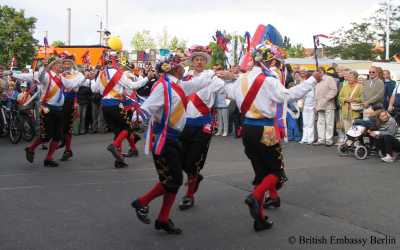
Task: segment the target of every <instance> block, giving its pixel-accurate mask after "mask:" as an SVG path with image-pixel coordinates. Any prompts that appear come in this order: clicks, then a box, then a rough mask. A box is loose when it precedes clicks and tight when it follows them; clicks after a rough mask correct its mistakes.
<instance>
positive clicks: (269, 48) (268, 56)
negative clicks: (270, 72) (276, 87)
mask: <svg viewBox="0 0 400 250" xmlns="http://www.w3.org/2000/svg"><path fill="white" fill-rule="evenodd" d="M252 57H253V59H254V61H255V62H268V61H271V60H272V59H275V60H278V61H279V62H281V63H283V62H284V60H285V58H287V53H286V51H285V50H284V49H282V48H280V47H278V46H276V45H273V44H272V43H271V42H269V41H266V42H264V43H262V44H259V45H257V47H255V48H254V49H253V51H252Z"/></svg>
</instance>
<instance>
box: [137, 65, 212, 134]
mask: <svg viewBox="0 0 400 250" xmlns="http://www.w3.org/2000/svg"><path fill="white" fill-rule="evenodd" d="M167 76H168V78H169V79H170V80H171V82H174V83H176V84H179V86H181V87H182V89H183V91H184V92H185V95H186V96H188V95H191V94H193V93H195V92H197V91H199V90H200V89H202V88H204V87H207V86H208V85H210V84H211V74H209V73H208V72H204V73H201V74H199V75H197V76H195V77H193V78H192V79H190V80H188V81H179V80H178V79H177V78H176V77H174V76H172V75H170V74H167ZM155 84H156V85H155V87H154V89H153V91H152V92H151V94H150V96H149V97H148V98H147V99H146V100H145V101H144V103H143V104H142V106H141V108H142V109H143V110H145V111H146V112H148V113H149V114H150V115H151V116H152V119H153V121H155V122H157V123H160V122H161V118H162V115H163V112H164V87H163V85H162V84H158V83H155ZM171 97H172V98H171V99H172V100H171V107H170V109H171V110H170V117H169V121H168V126H169V127H170V128H172V129H175V130H178V131H182V130H183V128H184V127H185V124H186V118H187V113H186V110H185V107H184V105H183V102H182V99H181V98H180V96H179V95H178V93H177V92H176V91H175V90H174V89H172V93H171Z"/></svg>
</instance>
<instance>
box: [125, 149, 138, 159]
mask: <svg viewBox="0 0 400 250" xmlns="http://www.w3.org/2000/svg"><path fill="white" fill-rule="evenodd" d="M138 155H139V151H137V149H135V150H132V149H129V151H128V153H124V154H123V156H124V157H127V158H130V157H138Z"/></svg>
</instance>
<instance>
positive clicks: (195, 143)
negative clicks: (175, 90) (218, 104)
mask: <svg viewBox="0 0 400 250" xmlns="http://www.w3.org/2000/svg"><path fill="white" fill-rule="evenodd" d="M189 53H190V54H191V55H190V59H191V64H192V69H193V70H192V71H190V72H189V73H188V75H187V76H186V77H185V79H191V78H193V77H196V76H198V75H200V74H201V73H202V72H203V71H204V68H205V67H206V66H207V64H209V63H210V61H211V57H210V54H209V53H210V50H209V49H208V48H207V47H202V46H193V47H192V48H191V49H190V50H189ZM207 71H208V74H211V75H212V74H214V73H213V71H211V70H207ZM223 87H224V81H223V80H221V79H219V78H217V77H215V78H214V79H213V81H212V83H211V84H210V85H209V86H208V87H206V88H203V89H201V90H200V91H198V92H196V93H194V94H192V95H190V96H189V97H188V105H187V109H186V114H187V120H186V125H185V129H184V130H183V132H182V136H181V140H182V153H183V166H182V167H183V171H184V172H185V173H186V174H187V176H188V182H187V184H188V188H187V191H186V195H185V196H184V197H183V198H182V201H181V203H180V205H179V209H181V210H186V209H189V208H191V207H193V205H194V194H195V193H196V192H197V190H198V188H199V184H200V182H201V181H202V180H203V176H202V175H201V174H200V170H201V169H202V168H203V167H204V164H205V161H206V158H207V153H208V147H209V145H210V141H211V137H212V130H213V128H212V126H211V118H212V117H211V109H212V107H213V105H214V102H215V97H216V93H217V92H218V91H221V90H223Z"/></svg>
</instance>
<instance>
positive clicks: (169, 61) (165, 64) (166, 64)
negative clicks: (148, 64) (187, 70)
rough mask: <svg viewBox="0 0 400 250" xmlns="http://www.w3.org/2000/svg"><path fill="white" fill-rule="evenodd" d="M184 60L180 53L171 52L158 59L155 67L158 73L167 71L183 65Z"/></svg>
mask: <svg viewBox="0 0 400 250" xmlns="http://www.w3.org/2000/svg"><path fill="white" fill-rule="evenodd" d="M185 62H186V58H185V57H184V56H182V55H181V54H176V53H172V54H170V55H169V56H168V57H167V58H165V59H163V60H160V61H159V62H158V63H157V66H156V69H157V71H158V72H159V73H168V72H171V71H172V70H174V69H175V68H177V67H178V66H183V64H184V63H185Z"/></svg>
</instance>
